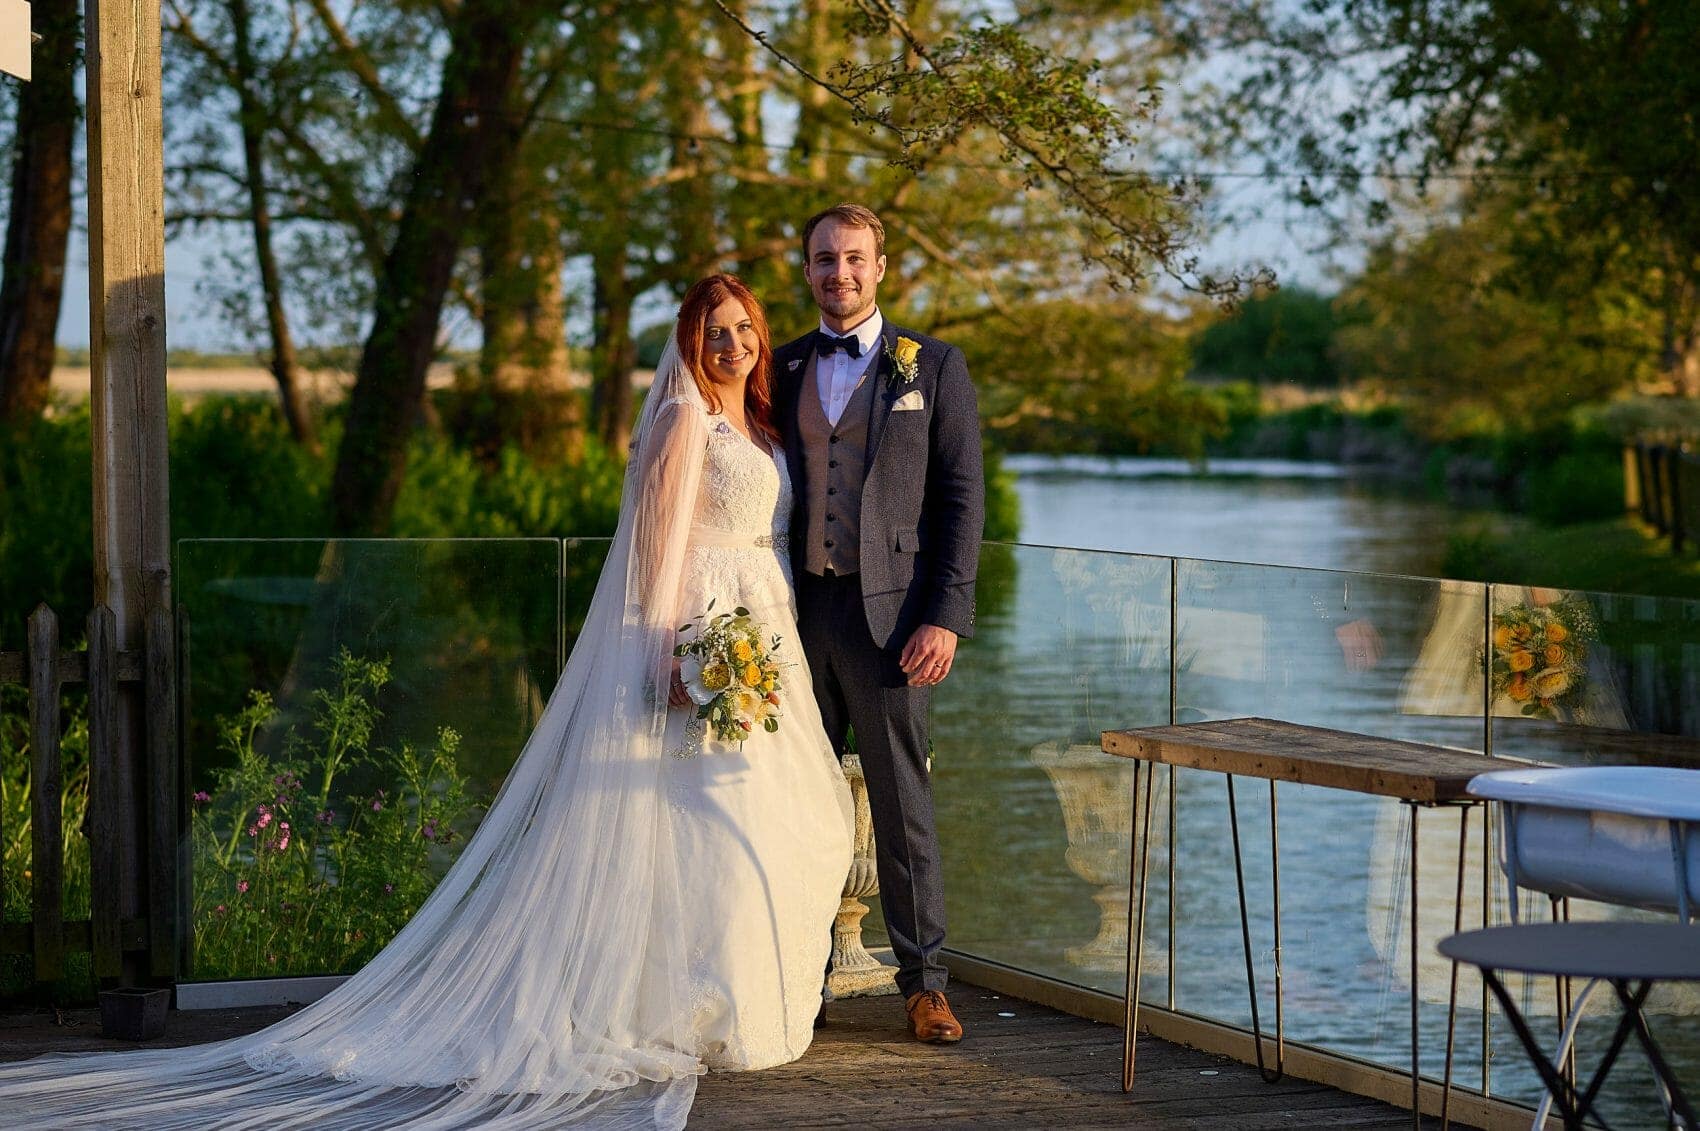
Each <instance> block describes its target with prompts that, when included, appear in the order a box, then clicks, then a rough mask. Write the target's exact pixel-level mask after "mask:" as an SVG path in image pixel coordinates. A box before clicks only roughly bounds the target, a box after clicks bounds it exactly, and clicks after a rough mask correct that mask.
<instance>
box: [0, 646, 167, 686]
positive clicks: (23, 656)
mask: <svg viewBox="0 0 1700 1131" xmlns="http://www.w3.org/2000/svg"><path fill="white" fill-rule="evenodd" d="M88 671H89V659H88V653H87V652H68V651H65V650H63V649H61V650H60V652H59V682H60V683H83V682H85V681H86V680H87V679H88ZM113 672H114V673H115V676H116V678H117V679H118V680H119V682H121V683H140V682H141V679H142V653H141V652H140V651H139V650H129V651H124V652H119V653H118V654H117V657H116V659H115V660H114V667H113ZM28 682H29V661H28V658H27V653H24V652H0V683H28Z"/></svg>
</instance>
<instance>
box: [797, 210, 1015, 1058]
mask: <svg viewBox="0 0 1700 1131" xmlns="http://www.w3.org/2000/svg"><path fill="white" fill-rule="evenodd" d="M803 252H804V256H805V266H804V277H805V278H806V279H807V280H808V282H809V289H810V290H811V291H812V292H813V293H814V299H815V304H816V305H817V306H818V307H819V308H820V328H819V330H817V331H816V332H814V333H811V334H808V335H805V336H804V337H802V338H799V339H797V340H796V341H794V342H791V343H789V344H788V345H786V346H784V347H782V348H781V349H779V350H777V351H776V352H775V354H774V372H775V375H776V377H777V381H776V387H775V396H774V419H775V422H776V423H777V424H778V426H779V428H780V430H781V431H782V432H783V433H784V436H785V454H786V457H787V459H788V460H789V462H790V465H791V467H792V469H793V473H794V475H795V476H796V479H797V486H796V496H797V506H796V510H795V511H794V512H793V514H792V517H791V559H792V564H793V567H794V570H795V573H796V578H797V606H798V618H797V619H798V630H799V632H800V633H801V636H802V644H803V651H804V654H805V655H807V656H808V659H809V664H810V666H811V668H812V669H813V674H814V690H815V696H816V698H817V699H818V700H819V701H820V710H821V716H822V719H823V720H824V722H825V723H826V733H827V736H828V737H829V738H830V739H831V740H832V743H833V748H834V749H835V750H836V751H837V752H838V753H839V755H840V756H842V755H843V754H844V752H845V737H846V730H850V731H853V732H854V733H855V748H856V753H857V754H858V755H859V756H860V758H861V762H862V773H863V775H864V777H865V779H866V781H867V786H868V804H869V807H870V809H871V810H872V813H873V821H874V840H875V844H876V846H877V849H878V868H879V881H880V905H881V907H883V908H884V910H885V923H886V932H887V934H889V935H890V937H891V945H892V950H893V951H894V952H895V953H896V955H897V961H898V972H897V984H898V988H899V989H901V990H902V991H903V994H904V996H905V999H906V1002H907V1005H908V1013H909V1027H910V1029H911V1031H912V1032H913V1033H914V1035H915V1037H916V1038H918V1039H919V1040H923V1041H942V1042H948V1041H958V1040H961V1039H962V1025H961V1024H960V1023H959V1022H958V1021H957V1019H956V1016H955V1015H954V1014H953V1013H951V1011H950V1004H949V1003H948V1002H947V1001H946V1000H945V996H944V992H943V990H944V986H945V982H946V980H947V978H948V973H947V971H946V970H945V968H944V966H943V965H941V964H940V962H939V951H940V949H941V948H942V947H943V946H944V929H945V927H944V888H943V876H942V875H941V872H940V866H939V845H938V833H937V831H936V829H935V828H934V826H933V795H932V787H931V784H930V783H929V781H928V778H927V753H928V741H927V703H928V698H929V696H930V694H931V689H932V688H933V687H934V686H935V685H936V684H938V683H939V682H940V681H941V680H943V679H944V678H945V677H946V676H947V675H949V674H950V668H951V664H952V663H953V662H954V660H955V658H956V642H957V640H958V639H959V638H960V637H964V636H968V635H970V634H971V633H972V631H973V627H974V576H975V571H976V569H977V567H978V562H979V555H980V532H981V528H982V527H983V526H984V523H985V482H984V479H983V478H982V475H981V467H980V418H979V413H978V410H977V409H976V407H975V398H974V387H973V385H971V384H970V383H969V381H968V365H967V363H966V362H965V361H964V360H963V357H962V352H961V351H960V350H958V349H957V348H956V347H954V346H948V345H946V344H944V343H943V342H941V341H938V340H937V339H934V338H929V337H925V336H924V335H921V334H918V333H915V332H914V331H912V330H904V329H902V328H900V327H897V326H894V325H892V324H891V323H890V322H887V321H886V320H885V318H884V317H883V316H882V315H881V314H880V310H879V306H878V305H877V303H876V301H875V291H876V289H877V288H878V287H879V283H880V280H881V279H883V278H885V268H886V259H885V228H884V226H883V225H882V224H881V223H880V220H879V217H878V216H876V215H874V213H873V212H871V211H870V210H868V209H867V208H864V207H862V206H861V205H859V204H840V205H837V206H836V207H833V208H828V209H827V210H826V211H824V212H821V213H819V214H818V215H816V216H813V217H811V218H810V219H809V222H808V223H807V224H806V225H805V226H804V228H803Z"/></svg>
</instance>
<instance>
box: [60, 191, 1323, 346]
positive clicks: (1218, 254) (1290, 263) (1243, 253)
mask: <svg viewBox="0 0 1700 1131" xmlns="http://www.w3.org/2000/svg"><path fill="white" fill-rule="evenodd" d="M78 206H79V207H81V203H80V202H79V205H78ZM1243 206H1245V207H1250V208H1253V209H1258V210H1261V211H1262V212H1263V213H1264V215H1263V216H1262V217H1260V218H1255V219H1240V220H1236V221H1234V222H1232V223H1231V224H1225V225H1223V226H1221V227H1219V228H1218V229H1217V230H1216V232H1215V234H1214V237H1213V238H1212V239H1210V240H1209V241H1208V242H1207V243H1205V244H1204V245H1203V246H1202V247H1201V249H1200V250H1201V253H1202V258H1203V261H1204V263H1205V264H1206V265H1207V266H1210V267H1215V268H1227V267H1232V266H1239V267H1246V266H1249V265H1252V264H1255V263H1260V264H1265V265H1268V266H1270V267H1272V268H1274V270H1275V272H1276V276H1277V278H1278V279H1279V280H1280V282H1281V284H1282V285H1283V286H1287V287H1293V286H1300V287H1308V288H1311V289H1320V290H1329V289H1331V288H1332V286H1333V282H1332V278H1333V273H1334V272H1336V271H1337V270H1339V269H1342V268H1346V267H1349V266H1351V264H1350V263H1349V262H1343V261H1342V260H1341V257H1340V255H1339V254H1338V253H1329V252H1324V251H1319V250H1317V249H1315V247H1314V246H1313V245H1314V244H1315V243H1316V242H1317V240H1318V237H1319V235H1320V232H1319V230H1318V228H1317V226H1316V221H1315V220H1314V218H1311V217H1308V216H1306V215H1304V213H1303V210H1302V209H1301V208H1300V207H1299V206H1297V205H1295V204H1289V203H1288V202H1287V201H1285V200H1284V199H1283V197H1282V195H1281V194H1280V193H1279V192H1278V191H1276V190H1274V189H1272V188H1268V187H1263V188H1261V189H1259V190H1257V191H1255V192H1253V193H1252V194H1251V198H1250V201H1249V204H1246V205H1243ZM219 238H224V239H232V240H245V239H246V238H247V236H246V233H245V232H244V231H243V230H242V229H241V228H239V227H237V226H235V225H229V226H226V227H224V228H223V229H222V230H221V231H220V232H218V233H214V232H199V233H193V234H184V235H181V236H178V237H176V238H174V239H170V240H167V241H166V247H165V306H166V341H167V344H168V346H169V348H171V349H174V350H176V349H185V350H199V351H203V352H208V353H221V352H226V351H239V350H242V349H243V348H245V347H244V345H243V343H242V342H241V340H240V336H239V334H238V333H237V332H236V331H234V330H232V328H231V327H230V326H228V325H227V324H226V323H225V322H224V321H223V320H222V319H221V317H220V315H219V312H218V309H217V307H216V305H215V304H213V303H211V302H209V301H208V300H207V299H206V297H205V296H204V295H202V294H201V293H199V291H198V289H197V284H199V283H200V282H201V281H202V280H203V278H205V276H206V273H207V271H208V268H207V267H206V261H207V260H208V259H209V258H211V257H212V255H211V253H212V252H214V251H215V250H216V242H215V241H216V240H217V239H219ZM646 313H647V317H644V316H643V315H642V314H640V316H639V320H640V321H642V322H646V323H654V322H656V321H660V320H662V319H664V318H666V317H667V316H668V314H669V313H670V310H669V307H668V305H667V304H666V303H664V302H658V303H653V304H651V307H650V309H649V310H648V311H647V312H646ZM588 335H589V325H588V320H587V319H586V318H585V317H584V316H583V315H582V314H579V315H575V316H574V317H573V318H572V319H569V322H568V336H569V340H572V341H573V342H574V343H575V344H581V345H587V344H588ZM305 336H306V335H305V334H303V337H305ZM58 341H59V344H60V345H61V346H64V347H66V348H86V347H87V346H88V343H89V280H88V243H87V239H86V232H85V231H84V229H83V226H82V224H80V223H79V225H78V227H77V230H75V231H74V232H73V233H72V237H71V248H70V255H69V262H68V263H67V265H66V272H65V298H64V303H63V306H62V307H61V309H60V315H59V330H58ZM465 344H471V343H470V342H468V343H465Z"/></svg>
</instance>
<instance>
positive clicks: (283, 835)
mask: <svg viewBox="0 0 1700 1131" xmlns="http://www.w3.org/2000/svg"><path fill="white" fill-rule="evenodd" d="M277 832H278V837H277V850H278V851H279V852H283V851H285V850H287V849H288V848H289V822H288V821H284V822H282V823H281V824H279V825H278V827H277Z"/></svg>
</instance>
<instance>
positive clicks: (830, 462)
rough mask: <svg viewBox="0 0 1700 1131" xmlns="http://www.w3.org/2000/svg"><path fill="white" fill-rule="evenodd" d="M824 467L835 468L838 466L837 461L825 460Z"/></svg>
mask: <svg viewBox="0 0 1700 1131" xmlns="http://www.w3.org/2000/svg"><path fill="white" fill-rule="evenodd" d="M826 466H828V467H837V466H838V461H837V460H835V459H829V460H827V461H826Z"/></svg>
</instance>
